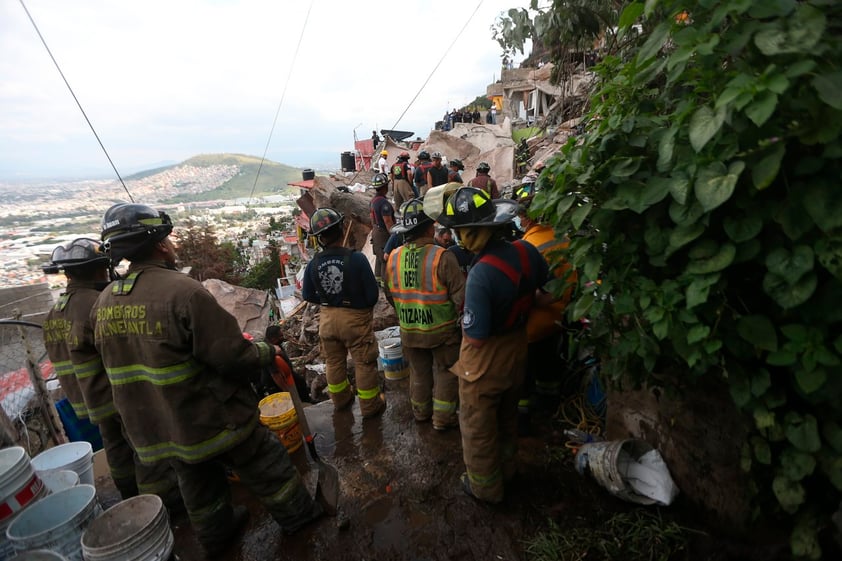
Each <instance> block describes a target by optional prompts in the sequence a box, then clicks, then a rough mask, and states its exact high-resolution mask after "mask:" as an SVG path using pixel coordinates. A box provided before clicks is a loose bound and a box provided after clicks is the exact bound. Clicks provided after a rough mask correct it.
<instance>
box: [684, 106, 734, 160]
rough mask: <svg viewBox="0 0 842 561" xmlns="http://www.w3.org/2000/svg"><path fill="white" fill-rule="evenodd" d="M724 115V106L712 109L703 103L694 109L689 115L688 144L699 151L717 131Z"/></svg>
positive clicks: (723, 120) (723, 119)
mask: <svg viewBox="0 0 842 561" xmlns="http://www.w3.org/2000/svg"><path fill="white" fill-rule="evenodd" d="M725 115H726V110H725V108H724V107H721V108H719V109H716V111H714V110H712V109H711V108H710V107H708V106H707V105H703V106H701V107H699V108H698V109H696V112H695V113H693V116H692V117H690V145H691V146H692V147H693V150H695V151H696V152H700V151H701V150H702V148H704V147H705V144H707V143H708V141H709V140H710V139H711V138H713V135H715V134H716V133H717V132H719V129H720V128H721V127H722V123H723V122H725Z"/></svg>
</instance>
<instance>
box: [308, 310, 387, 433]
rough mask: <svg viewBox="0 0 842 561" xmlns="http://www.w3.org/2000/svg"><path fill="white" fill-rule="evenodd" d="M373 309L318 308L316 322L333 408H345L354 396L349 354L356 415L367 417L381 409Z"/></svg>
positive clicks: (381, 401) (382, 403)
mask: <svg viewBox="0 0 842 561" xmlns="http://www.w3.org/2000/svg"><path fill="white" fill-rule="evenodd" d="M373 319H374V310H373V308H365V309H354V308H336V307H330V306H322V308H321V312H320V319H319V340H320V345H321V354H322V358H323V359H324V361H325V376H326V377H327V390H328V393H329V394H330V399H331V400H332V401H333V406H334V407H335V408H336V409H342V408H343V407H346V406H347V405H349V404H350V403H351V402H352V401H353V399H354V394H353V390H352V388H351V384H350V382H349V381H348V369H347V366H348V365H347V357H348V353H349V352H350V353H351V357H352V358H353V359H354V368H355V372H356V383H357V395H359V397H360V413H361V414H362V415H363V417H369V416H372V415H376V414H377V413H379V412H380V411H381V410H382V409H383V406H384V402H383V400H382V398H381V397H380V377H379V376H378V374H377V354H378V351H377V341H376V339H375V338H374V331H373V326H372V322H373Z"/></svg>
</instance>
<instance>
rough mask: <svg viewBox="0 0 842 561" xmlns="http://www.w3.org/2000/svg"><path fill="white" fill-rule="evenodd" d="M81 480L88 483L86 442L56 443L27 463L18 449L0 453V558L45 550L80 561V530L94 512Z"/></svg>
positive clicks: (90, 492) (91, 492)
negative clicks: (80, 482) (0, 533)
mask: <svg viewBox="0 0 842 561" xmlns="http://www.w3.org/2000/svg"><path fill="white" fill-rule="evenodd" d="M80 480H81V481H82V483H83V484H82V485H78V483H79V481H80ZM87 482H90V483H93V450H92V447H91V445H90V443H88V442H70V443H67V444H61V445H59V446H55V447H53V448H50V449H49V450H45V451H44V452H41V453H40V454H38V455H37V456H35V458H33V459H32V460H30V459H29V456H28V455H27V454H26V451H25V450H24V449H23V448H21V447H19V446H15V447H11V448H5V449H3V450H0V501H2V502H0V532H2V540H0V544H2V545H0V559H11V558H12V557H13V556H15V555H16V556H18V557H23V558H26V557H25V556H23V554H24V553H25V552H26V553H32V555H35V552H36V551H39V550H47V551H50V552H52V553H53V555H54V558H57V559H65V558H66V559H78V560H81V543H80V538H81V535H82V531H83V530H84V528H85V527H86V526H87V525H88V524H89V523H90V522H91V521H92V520H93V519H94V517H95V516H96V515H97V514H98V513H99V512H100V508H99V504H98V503H97V502H96V489H95V488H94V486H93V485H91V484H87V485H86V484H84V483H87ZM47 483H49V484H47ZM55 555H58V557H55ZM30 557H31V556H30Z"/></svg>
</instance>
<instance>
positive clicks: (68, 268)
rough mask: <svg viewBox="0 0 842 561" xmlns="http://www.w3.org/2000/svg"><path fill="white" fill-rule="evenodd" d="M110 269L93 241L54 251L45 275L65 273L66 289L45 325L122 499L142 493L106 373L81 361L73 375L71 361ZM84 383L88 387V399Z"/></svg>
mask: <svg viewBox="0 0 842 561" xmlns="http://www.w3.org/2000/svg"><path fill="white" fill-rule="evenodd" d="M108 266H109V259H108V256H106V255H105V253H103V252H101V251H100V244H99V242H97V241H94V240H90V239H87V238H78V239H75V240H73V241H72V242H70V243H69V244H66V245H60V246H58V247H57V248H55V249H54V250H53V253H52V255H51V256H50V262H49V263H47V264H46V265H44V267H43V270H44V272H45V273H47V274H55V273H59V272H61V271H64V274H65V276H66V277H67V289H66V290H65V291H64V292H63V293H62V294H61V295H60V296H59V299H58V301H57V302H56V304H55V305H54V306H53V308H52V309H51V310H50V312H49V313H48V314H47V318H46V320H45V321H44V346H45V347H46V349H47V354H48V355H49V357H50V361H51V362H52V363H53V367H54V368H55V371H56V375H57V376H58V379H59V382H61V387H62V389H63V390H64V393H65V394H66V395H67V399H68V401H70V405H71V407H73V412H74V413H76V416H77V417H79V418H80V419H90V421H91V422H92V423H93V424H95V425H97V426H98V428H99V431H100V435H101V436H102V445H103V449H104V450H105V456H106V458H107V459H108V466H109V468H110V470H111V479H113V480H114V485H115V486H116V487H117V490H118V491H119V492H120V496H121V497H122V498H124V499H128V498H129V497H134V496H135V495H137V494H138V485H137V481H136V479H135V462H134V452H133V451H132V448H131V446H129V443H128V442H127V441H126V439H125V438H124V437H123V434H122V432H121V428H120V420H119V417H118V416H117V414H116V413H117V411H116V409H114V402H113V400H112V398H111V387H110V386H109V385H108V378H106V377H105V375H104V373H103V376H102V377H98V376H97V375H96V374H97V369H96V368H92V367H91V365H90V364H88V363H87V361H78V359H77V362H78V364H77V365H76V370H75V371H74V364H73V362H72V360H71V357H72V351H73V350H74V349H75V350H76V351H77V354H78V350H79V349H80V348H81V347H83V346H84V341H85V340H86V338H87V333H89V332H90V330H91V326H90V320H89V318H90V315H91V308H92V307H93V305H94V302H96V299H97V297H98V296H99V293H100V291H102V289H103V288H105V287H106V286H107V285H108V283H109V281H110V278H109V274H108ZM77 376H78V377H79V378H80V379H79V380H77ZM81 384H84V385H86V386H87V387H86V389H87V390H88V391H87V394H88V395H87V398H86V396H85V395H84V393H83V391H82V388H81V387H80V385H81ZM145 492H150V490H148V489H147V490H145Z"/></svg>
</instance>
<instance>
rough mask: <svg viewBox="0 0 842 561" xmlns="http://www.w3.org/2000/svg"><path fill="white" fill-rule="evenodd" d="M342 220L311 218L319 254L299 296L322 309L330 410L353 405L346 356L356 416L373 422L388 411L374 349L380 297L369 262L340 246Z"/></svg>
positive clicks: (330, 214) (320, 213)
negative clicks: (351, 365)
mask: <svg viewBox="0 0 842 561" xmlns="http://www.w3.org/2000/svg"><path fill="white" fill-rule="evenodd" d="M343 220H344V217H343V216H342V215H341V214H339V213H338V212H336V211H335V210H334V209H332V208H320V209H317V210H316V211H315V212H314V213H313V216H311V217H310V235H311V236H316V240H317V241H318V242H319V245H320V246H321V247H322V250H321V251H320V252H318V253H316V255H315V257H313V259H312V260H311V261H310V262H309V263H308V264H307V268H306V269H305V271H304V280H303V283H302V286H301V297H302V298H304V300H306V301H308V302H313V303H315V304H320V305H321V312H320V313H319V344H320V345H321V354H322V358H323V359H324V361H325V376H326V377H327V391H328V394H329V395H330V399H331V401H333V407H334V409H336V410H340V409H344V408H346V407H348V406H350V405H351V404H353V403H354V388H352V387H351V384H350V382H349V381H348V363H347V358H348V353H350V354H351V357H352V358H353V359H354V372H355V377H356V385H357V395H358V396H359V398H360V413H361V414H362V416H363V417H364V418H371V417H376V416H377V415H380V414H381V413H382V412H383V411H384V410H385V409H386V399H385V395H384V394H383V393H382V392H381V391H380V378H379V377H378V374H377V355H378V349H377V340H376V339H375V337H374V305H375V304H376V303H377V300H378V298H379V296H380V292H379V288H378V286H377V282H376V281H375V279H374V275H373V274H372V272H371V265H369V264H368V259H366V257H365V256H364V255H363V254H362V253H360V252H358V251H353V250H351V249H349V248H346V247H343V246H342V222H343ZM381 256H382V252H381Z"/></svg>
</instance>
